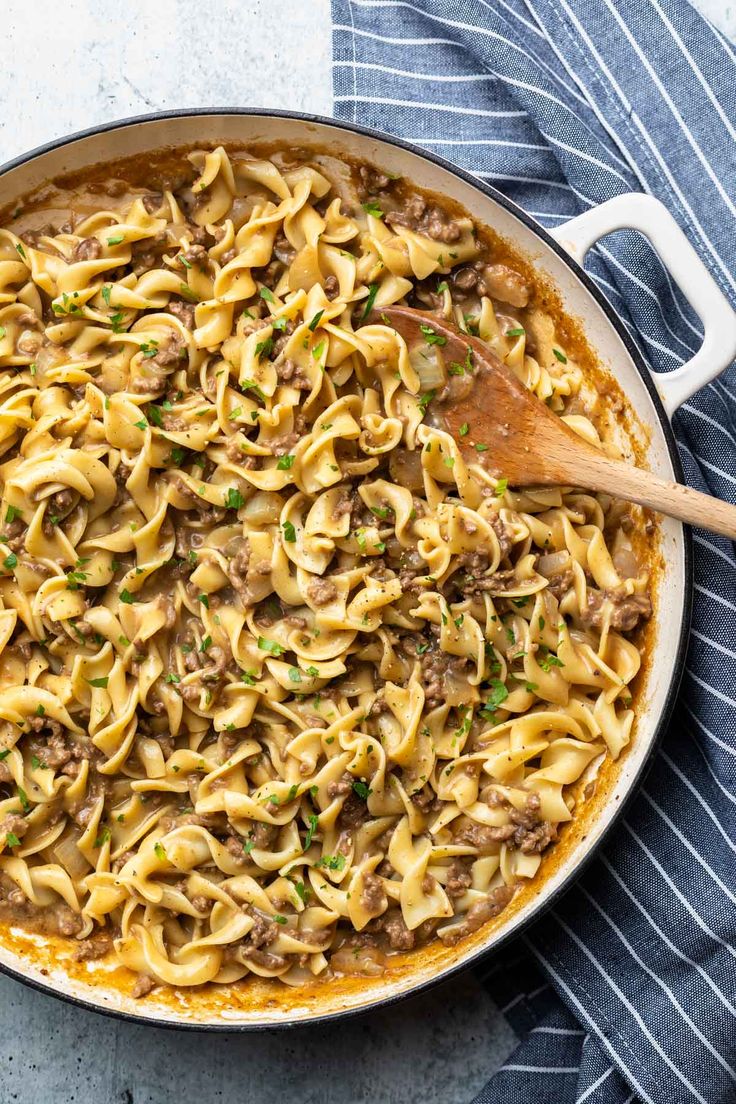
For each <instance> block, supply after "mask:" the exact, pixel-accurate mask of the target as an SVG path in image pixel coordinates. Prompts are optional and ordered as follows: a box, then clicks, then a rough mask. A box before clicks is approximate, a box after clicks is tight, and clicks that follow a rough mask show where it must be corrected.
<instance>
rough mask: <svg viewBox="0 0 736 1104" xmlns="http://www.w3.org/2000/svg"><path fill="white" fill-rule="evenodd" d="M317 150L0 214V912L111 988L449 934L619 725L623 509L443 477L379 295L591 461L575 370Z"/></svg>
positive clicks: (544, 838)
mask: <svg viewBox="0 0 736 1104" xmlns="http://www.w3.org/2000/svg"><path fill="white" fill-rule="evenodd" d="M335 164H336V163H335V162H332V161H330V159H327V158H325V159H323V161H322V162H320V160H319V159H318V158H315V157H312V158H309V157H308V156H307V155H304V156H303V157H302V159H299V158H297V157H296V156H293V157H291V158H290V157H289V156H288V155H286V154H280V155H274V156H273V157H272V158H271V159H259V158H257V157H252V156H248V155H247V154H245V153H232V154H230V155H229V154H228V153H227V152H226V151H225V150H224V149H223V148H217V149H213V150H207V151H202V152H193V153H190V154H188V155H182V158H181V167H180V171H179V173H178V178H177V179H176V180H172V182H171V184H170V186H165V187H163V188H162V190H161V191H154V190H150V189H143V188H140V187H132V186H128V185H126V184H124V183H121V181H120V180H111V181H110V182H108V183H106V184H101V185H97V186H96V187H95V189H92V190H88V191H86V192H84V194H83V195H82V196H81V198H80V197H77V199H75V198H74V197H73V196H72V197H71V199H68V200H67V202H68V213H67V215H66V216H65V218H66V221H62V222H61V224H59V218H58V217H57V216H58V211H56V216H55V217H56V221H55V222H54V223H53V224H52V225H49V226H41V225H40V224H39V217H40V216H39V210H41V213H42V206H43V205H41V207H37V208H36V209H35V216H33V217H35V222H34V221H33V217H31V216H29V219H30V221H28V222H27V224H26V225H25V226H24V225H23V223H22V217H21V219H20V221H19V222H18V223H13V222H12V221H8V222H6V227H5V228H4V229H0V388H1V392H2V393H1V395H0V447H1V449H2V459H1V461H0V482H1V486H2V505H1V510H2V536H1V537H0V539H1V540H2V542H3V544H4V555H3V554H2V552H0V564H2V575H1V577H0V607H1V608H0V648H1V649H2V651H1V654H0V747H1V748H2V750H1V751H0V758H1V759H2V761H1V762H0V915H2V916H3V917H4V918H5V919H6V920H11V921H12V922H13V923H16V924H20V925H26V926H28V927H36V928H38V927H41V928H43V929H45V930H46V931H49V932H54V933H59V934H62V935H64V936H68V937H70V938H73V939H75V940H76V944H75V945H76V946H77V954H78V957H80V958H82V959H83V958H92V957H95V956H98V955H103V954H107V953H110V954H111V955H115V956H117V958H118V960H119V961H120V962H121V963H122V964H124V965H125V966H127V967H129V968H130V969H131V970H132V971H134V972H135V973H136V974H138V975H139V980H138V982H137V983H136V987H135V990H134V992H135V993H136V995H143V994H145V993H146V992H147V991H148V990H149V989H151V988H152V987H153V986H154V985H155V984H165V985H171V986H177V987H184V986H196V985H202V984H204V983H206V982H226V983H229V982H236V981H238V980H239V979H241V978H244V977H245V976H246V975H248V974H250V973H254V974H258V975H261V976H264V977H277V978H280V979H281V980H282V981H284V982H286V983H288V984H290V985H299V984H302V983H304V982H307V981H309V980H310V979H313V978H316V977H319V976H320V975H323V976H325V977H329V976H330V974H331V973H364V974H372V973H378V972H380V971H381V970H382V969H384V967H385V965H386V962H387V956H388V955H390V953H391V952H392V951H401V950H410V949H411V948H412V947H414V946H415V945H419V944H421V943H423V942H426V941H427V940H429V939H432V938H435V937H438V938H439V939H441V940H443V941H444V942H445V943H447V944H453V943H455V942H457V941H458V940H459V939H461V938H462V937H463V936H465V935H467V934H468V933H469V932H472V931H475V930H477V929H478V928H479V927H480V926H481V925H482V924H484V923H485V922H486V921H487V920H488V919H490V918H491V917H493V916H496V915H497V914H499V913H500V912H501V911H502V910H503V909H504V908H506V906H507V905H508V904H509V902H510V901H511V899H512V897H513V896H514V894H515V891H516V889H517V887H518V886H519V885H520V884H522V883H523V882H524V881H527V880H529V879H532V878H534V876H535V874H536V873H537V871H538V869H539V866H540V863H541V861H542V854H543V852H544V851H545V850H546V848H547V847H548V846H549V845H550V844H551V843H552V841H554V840H555V838H556V836H557V834H558V831H559V829H560V827H561V826H562V825H564V824H565V823H566V822H568V821H570V820H571V819H572V818H573V817H574V815H575V813H576V810H577V808H578V807H579V805H580V802H581V801H582V800H583V797H582V793H583V788H584V786H585V784H586V780H589V779H590V778H591V777H592V776H593V774H594V773H595V770H596V768H597V767H598V766H599V764H600V763H601V762H602V761H603V760H604V759H605V758H606V757H609V758H610V759H616V758H617V757H618V756H619V754H620V753H621V751H622V749H623V748H624V747H625V746H626V744H627V742H628V741H629V739H630V735H631V730H632V723H633V721H634V711H633V709H632V708H631V701H632V699H631V683H632V680H634V678H635V676H636V674H637V672H638V670H639V667H640V662H641V657H640V650H639V648H638V647H637V644H636V640H635V639H633V640H632V639H630V637H631V635H632V633H633V632H634V631H635V630H636V628H637V626H638V624H639V622H640V621H641V620H642V619H646V617H648V616H649V613H650V609H651V607H650V602H649V598H648V596H647V587H648V578H647V573H646V571H645V570H644V569H643V566H642V565H640V564H639V562H638V560H637V557H636V555H635V550H634V549H632V545H631V540H630V536H629V534H630V533H631V530H632V526H634V525H635V523H636V522H637V519H639V520H640V519H641V515H640V513H639V512H638V511H636V510H635V509H634V508H630V507H626V506H624V505H623V504H622V503H619V502H616V501H615V500H614V499H612V498H610V497H607V496H603V495H597V496H596V495H591V494H588V493H582V492H580V491H579V490H575V489H574V488H569V487H568V488H553V489H550V488H543V489H534V488H530V489H526V490H516V489H512V488H510V487H509V486H508V485H507V482H506V480H504V479H501V480H498V479H494V478H493V477H492V476H490V475H489V474H488V471H487V470H486V468H485V467H484V466H483V464H482V463H481V457H480V455H479V456H478V462H477V463H468V462H467V461H466V459H465V458H464V455H463V453H461V451H460V450H459V448H458V445H457V443H456V442H455V441H454V440H453V439H452V438H451V437H450V436H449V435H448V434H447V433H446V432H445V431H444V429H443V428H442V421H441V418H440V417H438V414H439V413H441V406H442V400H443V392H442V386H441V373H440V375H438V374H437V373H438V357H439V358H440V359H441V350H438V349H437V348H436V347H434V348H433V347H432V340H431V337H428V345H427V348H426V349H425V350H419V351H417V350H408V349H407V348H406V346H405V344H404V343H403V341H402V339H401V338H400V337H399V336H398V334H397V333H396V332H395V331H394V330H393V329H392V328H391V327H390V325H387V324H386V322H385V321H383V320H381V309H382V308H383V307H386V306H387V305H390V304H393V303H397V302H410V303H413V304H415V305H418V306H420V307H424V308H425V309H429V308H431V309H434V310H437V311H439V312H441V313H443V314H444V315H445V316H446V317H447V318H450V319H454V320H455V322H456V323H457V325H458V326H459V327H460V328H462V329H464V330H465V331H466V332H473V333H476V334H478V335H479V336H480V337H481V338H482V339H483V340H484V341H486V342H487V343H488V344H489V346H490V347H491V348H492V349H493V350H494V351H495V352H496V353H497V354H498V355H499V356H500V357H502V358H503V360H504V361H505V362H506V363H507V364H508V365H510V366H511V368H512V369H513V370H514V371H515V372H516V373H517V374H518V375H519V377H520V378H521V379H522V380H523V382H524V383H525V384H526V386H528V387H529V388H531V389H532V390H533V391H534V392H535V393H536V394H537V395H538V396H539V398H540V399H542V400H543V401H545V402H547V403H548V405H549V406H550V407H551V408H552V409H553V410H554V411H556V412H557V413H558V414H559V415H560V416H561V417H564V418H565V419H566V420H567V421H568V422H569V424H570V425H571V426H572V428H573V429H575V431H576V432H579V433H581V434H582V435H583V436H584V437H586V438H587V439H588V440H590V441H592V442H593V443H595V444H596V445H598V446H600V447H607V448H613V447H614V445H613V444H612V443H611V441H610V440H606V441H605V442H602V440H601V436H600V434H601V433H603V431H604V427H605V424H606V423H605V418H604V416H603V414H601V415H600V417H599V410H600V406H601V404H600V401H599V398H598V396H597V394H596V389H595V386H594V384H593V383H592V382H591V381H590V380H587V379H586V376H585V374H584V372H583V371H582V370H581V368H580V366H579V365H578V364H577V363H576V362H575V359H574V357H573V355H572V352H571V351H570V349H568V350H567V352H566V351H565V348H564V347H563V345H562V344H561V342H562V338H561V337H560V335H559V334H557V333H556V332H555V323H554V320H553V318H552V317H550V316H549V315H547V314H546V313H545V312H544V310H543V309H541V307H540V306H539V305H538V303H537V301H536V299H535V292H534V288H533V287H532V286H531V284H530V283H529V281H528V280H527V279H526V278H525V277H524V276H523V275H522V274H521V273H520V272H518V271H516V269H515V268H514V267H512V266H510V265H509V264H506V263H502V262H501V261H499V260H498V258H495V257H494V256H493V248H492V247H490V246H489V245H488V243H487V242H486V241H485V239H484V238H483V235H482V234H479V233H478V232H477V231H476V228H475V227H474V226H473V223H472V221H471V219H470V218H468V217H465V216H462V215H460V216H458V215H453V214H451V213H449V212H448V211H446V210H444V209H443V207H442V206H441V205H437V204H436V203H435V202H433V201H432V200H431V199H428V198H427V197H425V196H422V195H420V194H418V193H417V192H416V191H412V190H411V189H409V188H408V187H407V185H406V184H405V182H403V181H399V180H394V179H392V178H390V177H388V176H387V175H384V174H381V173H377V172H376V171H374V170H372V169H370V168H368V167H366V166H361V167H357V168H356V167H353V169H352V172H348V171H347V168H346V167H345V166H342V168H341V171H340V172H337V171H336V170H335V169H334V166H335ZM47 206H49V207H53V206H54V204H53V203H51V202H47ZM57 206H58V204H57ZM31 215H33V210H32V211H31ZM21 216H22V213H21ZM430 332H431V331H430ZM449 370H450V371H451V372H452V371H454V372H455V373H456V374H457V373H460V374H462V373H463V371H464V369H463V366H458V365H456V366H454V369H453V368H452V366H451V367H450V369H449ZM467 370H468V372H469V371H470V366H469V365H468V366H467ZM479 447H481V448H482V447H483V446H479Z"/></svg>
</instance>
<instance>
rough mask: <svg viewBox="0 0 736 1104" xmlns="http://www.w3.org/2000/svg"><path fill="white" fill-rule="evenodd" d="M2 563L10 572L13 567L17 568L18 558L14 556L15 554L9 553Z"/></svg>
mask: <svg viewBox="0 0 736 1104" xmlns="http://www.w3.org/2000/svg"><path fill="white" fill-rule="evenodd" d="M3 563H4V564H5V566H6V567H7V568H8V569H9V570H12V569H13V568H14V567H17V565H18V557H17V556H16V554H15V552H11V553H10V555H9V556H6V557H5V559H4V560H3Z"/></svg>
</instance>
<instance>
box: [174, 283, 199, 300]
mask: <svg viewBox="0 0 736 1104" xmlns="http://www.w3.org/2000/svg"><path fill="white" fill-rule="evenodd" d="M179 294H180V295H181V297H182V299H188V300H189V302H190V303H198V302H199V296H198V295H197V293H196V292H194V291H192V289H191V288H190V286H189V284H184V283H181V284H179Z"/></svg>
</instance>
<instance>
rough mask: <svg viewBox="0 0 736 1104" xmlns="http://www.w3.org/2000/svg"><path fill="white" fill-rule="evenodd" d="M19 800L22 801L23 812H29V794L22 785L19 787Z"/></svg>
mask: <svg viewBox="0 0 736 1104" xmlns="http://www.w3.org/2000/svg"><path fill="white" fill-rule="evenodd" d="M18 800H19V801H20V803H21V807H22V809H23V812H24V813H27V812H28V810H29V809H30V807H31V803H30V801H29V800H28V794H27V793H26V791H25V790H24V789H23V788H22V787H21V786H19V787H18Z"/></svg>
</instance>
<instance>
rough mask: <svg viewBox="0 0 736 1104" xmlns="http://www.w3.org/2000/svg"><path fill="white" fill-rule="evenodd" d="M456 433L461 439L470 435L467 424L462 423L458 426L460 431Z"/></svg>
mask: <svg viewBox="0 0 736 1104" xmlns="http://www.w3.org/2000/svg"><path fill="white" fill-rule="evenodd" d="M458 432H459V434H460V436H461V437H467V436H468V434H469V433H470V426H469V425H468V423H467V422H463V424H462V425H461V426H460V429H459V430H458Z"/></svg>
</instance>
